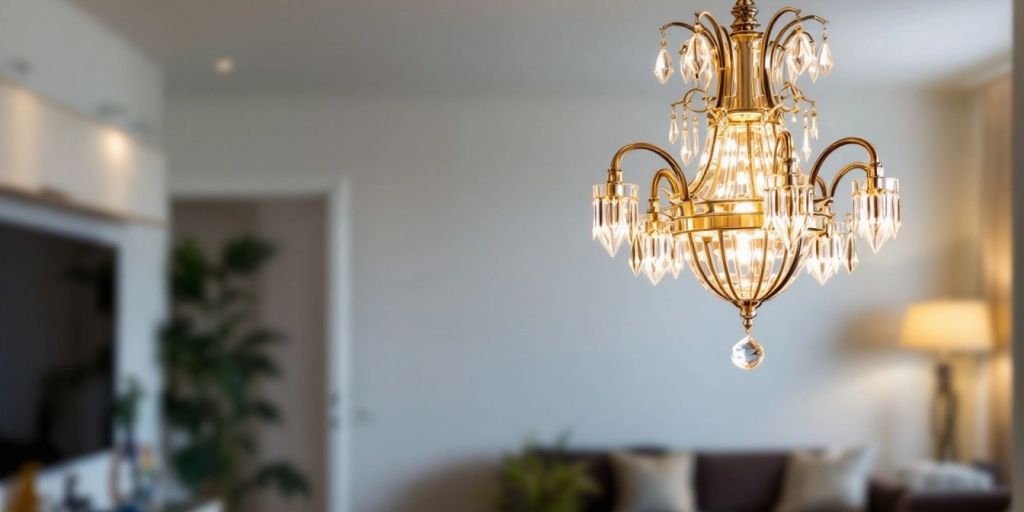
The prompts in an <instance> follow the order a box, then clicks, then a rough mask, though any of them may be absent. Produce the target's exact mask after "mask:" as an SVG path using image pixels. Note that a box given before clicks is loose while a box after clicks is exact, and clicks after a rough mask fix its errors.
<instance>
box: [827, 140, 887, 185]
mask: <svg viewBox="0 0 1024 512" xmlns="http://www.w3.org/2000/svg"><path fill="white" fill-rule="evenodd" d="M844 146H860V147H862V148H864V150H865V151H867V154H868V163H867V164H866V167H867V168H866V169H864V171H865V172H867V173H868V177H869V178H876V177H878V166H879V165H880V164H879V162H878V152H877V151H876V150H875V147H874V146H872V145H871V143H870V142H868V141H866V140H864V139H862V138H860V137H844V138H842V139H839V140H837V141H835V142H833V143H832V144H829V145H828V147H827V148H825V150H824V151H822V152H821V155H819V156H818V159H817V160H815V162H814V168H813V169H812V170H811V182H812V183H813V182H814V181H815V180H817V179H818V175H819V174H820V173H821V167H822V166H823V165H824V164H825V160H827V159H828V157H829V156H830V155H832V153H833V152H834V151H835V150H837V149H839V148H841V147H844ZM868 183H869V184H873V183H874V180H868ZM834 185H835V184H834V183H833V186H834Z"/></svg>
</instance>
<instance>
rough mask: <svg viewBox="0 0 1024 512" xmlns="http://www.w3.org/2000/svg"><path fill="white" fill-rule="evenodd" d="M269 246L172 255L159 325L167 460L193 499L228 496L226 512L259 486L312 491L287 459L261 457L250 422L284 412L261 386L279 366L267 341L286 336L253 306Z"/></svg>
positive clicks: (233, 245) (234, 243) (186, 248)
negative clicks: (263, 321)
mask: <svg viewBox="0 0 1024 512" xmlns="http://www.w3.org/2000/svg"><path fill="white" fill-rule="evenodd" d="M273 253H274V249H273V247H272V246H271V244H270V243H268V242H267V241H265V240H262V239H260V238H257V237H253V236H241V237H238V238H234V239H232V240H229V241H227V243H225V245H224V246H223V248H222V250H221V251H220V254H218V255H216V256H213V257H211V256H208V255H207V254H204V252H203V251H202V250H201V249H200V247H199V245H198V244H197V243H196V242H195V241H193V240H183V241H182V242H180V243H178V244H177V245H176V247H175V248H174V251H173V253H172V256H171V269H170V289H171V303H172V308H171V315H170V318H169V320H168V322H167V324H166V325H165V326H164V328H163V330H162V333H161V358H162V360H163V363H164V371H165V377H166V388H165V392H164V397H163V405H164V417H165V420H166V421H167V423H168V426H169V431H170V439H169V443H168V444H169V446H168V451H169V459H170V465H171V467H172V468H173V470H174V472H175V474H176V475H177V477H178V480H179V481H180V482H181V483H182V484H183V485H184V486H185V487H186V488H187V489H188V490H189V491H191V493H192V494H193V497H196V498H217V499H223V500H224V501H225V505H226V506H227V508H228V509H229V510H237V509H238V507H239V506H240V504H241V503H242V500H243V498H245V497H246V496H247V495H249V494H250V493H252V492H254V491H256V490H260V489H271V490H274V491H276V492H278V493H280V494H281V495H283V496H286V497H299V496H308V495H309V493H310V486H309V482H308V481H307V479H306V477H305V476H304V475H303V474H302V473H301V472H299V471H298V470H297V469H296V468H295V467H293V466H292V465H291V464H290V463H289V462H287V461H275V462H271V463H265V464H262V465H258V464H257V461H258V459H257V455H258V452H259V446H258V445H257V443H256V440H255V438H254V437H253V429H254V427H256V426H257V425H261V424H273V423H276V422H279V421H280V420H281V415H280V413H279V411H278V409H277V407H276V406H275V405H274V404H273V403H271V402H270V401H268V400H266V399H265V398H264V397H262V396H260V394H259V393H258V392H257V387H256V384H257V383H258V382H261V381H264V380H266V379H272V378H275V377H278V376H279V374H280V372H279V370H278V366H277V364H276V363H275V361H274V359H273V358H272V357H271V354H270V353H269V352H268V350H267V348H268V347H269V346H270V345H271V344H274V343H280V342H282V341H284V338H283V336H281V334H280V333H278V332H276V331H274V330H272V329H269V328H266V327H262V326H260V325H258V321H257V317H256V314H255V307H254V306H255V300H254V299H255V298H256V294H255V286H254V281H255V278H256V277H257V275H258V273H259V270H260V269H261V268H262V267H263V266H264V264H266V263H267V261H269V260H270V258H271V257H272V255H273Z"/></svg>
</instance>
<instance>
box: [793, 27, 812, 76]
mask: <svg viewBox="0 0 1024 512" xmlns="http://www.w3.org/2000/svg"><path fill="white" fill-rule="evenodd" d="M797 51H798V52H799V53H798V54H797V57H796V63H797V66H798V67H799V68H800V74H803V73H805V72H807V68H808V67H809V66H810V65H811V59H814V57H815V55H814V49H813V48H811V37H810V36H808V35H807V33H805V32H800V33H799V34H798V35H797Z"/></svg>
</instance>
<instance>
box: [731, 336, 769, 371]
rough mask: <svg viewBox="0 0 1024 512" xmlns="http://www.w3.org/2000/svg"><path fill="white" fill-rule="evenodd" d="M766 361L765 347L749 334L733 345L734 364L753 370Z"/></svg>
mask: <svg viewBox="0 0 1024 512" xmlns="http://www.w3.org/2000/svg"><path fill="white" fill-rule="evenodd" d="M761 361H764V348H762V347H761V344H760V343H758V342H757V340H755V339H754V338H753V336H751V335H749V334H747V335H746V336H744V337H743V339H741V340H740V341H739V343H737V344H735V345H733V347H732V364H734V365H736V367H737V368H739V369H741V370H753V369H754V368H757V367H758V365H760V364H761Z"/></svg>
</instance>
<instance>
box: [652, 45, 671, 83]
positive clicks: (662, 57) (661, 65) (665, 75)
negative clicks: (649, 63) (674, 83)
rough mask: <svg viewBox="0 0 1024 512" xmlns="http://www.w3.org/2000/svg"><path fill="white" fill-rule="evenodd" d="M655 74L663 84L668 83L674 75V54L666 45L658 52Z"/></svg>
mask: <svg viewBox="0 0 1024 512" xmlns="http://www.w3.org/2000/svg"><path fill="white" fill-rule="evenodd" d="M654 76H656V77H658V81H659V82H661V83H662V84H666V83H668V79H669V77H671V76H672V56H671V55H669V54H668V50H667V49H665V47H664V46H662V47H661V51H660V52H658V60H657V61H655V63H654Z"/></svg>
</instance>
